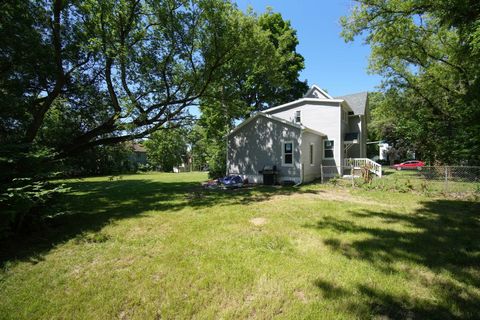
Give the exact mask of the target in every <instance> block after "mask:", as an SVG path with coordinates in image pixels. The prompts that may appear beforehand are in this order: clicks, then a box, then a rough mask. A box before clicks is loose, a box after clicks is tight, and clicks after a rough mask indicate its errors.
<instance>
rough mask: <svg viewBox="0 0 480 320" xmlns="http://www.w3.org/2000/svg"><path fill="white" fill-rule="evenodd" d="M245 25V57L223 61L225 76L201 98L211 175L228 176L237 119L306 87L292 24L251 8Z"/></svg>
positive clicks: (242, 43) (290, 97) (292, 96)
mask: <svg viewBox="0 0 480 320" xmlns="http://www.w3.org/2000/svg"><path fill="white" fill-rule="evenodd" d="M243 23H244V26H243V30H247V31H248V32H245V33H244V34H243V37H241V38H240V39H239V42H238V43H237V44H236V47H237V49H238V50H239V51H240V52H241V53H242V59H240V60H231V61H230V62H229V63H226V64H224V65H223V66H222V67H221V68H220V69H221V70H222V74H223V77H222V79H220V81H216V82H213V83H212V85H211V86H210V88H209V94H208V95H207V96H206V97H204V98H202V99H201V106H200V109H201V112H202V116H201V120H200V124H201V125H202V126H203V127H204V131H203V133H204V139H205V140H206V141H207V143H206V144H207V150H206V153H207V159H208V162H209V167H210V173H211V175H212V176H220V175H224V174H225V159H226V154H225V152H226V141H225V135H226V134H227V133H228V132H229V131H230V130H231V129H232V127H233V126H234V124H235V122H236V121H241V120H243V119H245V118H246V117H248V116H249V115H250V113H251V112H254V111H260V110H263V109H265V108H268V107H271V106H274V105H277V104H282V103H285V102H288V101H292V100H295V99H298V98H300V97H301V96H302V95H303V94H304V93H305V92H306V91H307V89H308V86H307V84H306V82H302V81H300V80H299V79H298V77H299V73H300V71H301V70H302V69H303V68H304V59H303V57H302V56H301V55H300V54H299V53H297V52H296V46H297V44H298V39H297V37H296V31H295V30H294V29H293V28H292V26H291V25H290V22H289V21H285V20H284V19H283V18H282V16H281V15H280V14H279V13H274V12H272V11H271V10H268V11H267V12H266V13H264V14H262V15H260V16H257V15H256V14H254V13H253V12H252V11H249V12H248V16H247V17H246V19H245V20H243Z"/></svg>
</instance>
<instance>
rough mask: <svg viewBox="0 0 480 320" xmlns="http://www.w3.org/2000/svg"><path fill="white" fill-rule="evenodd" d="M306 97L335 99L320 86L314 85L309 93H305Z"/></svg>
mask: <svg viewBox="0 0 480 320" xmlns="http://www.w3.org/2000/svg"><path fill="white" fill-rule="evenodd" d="M304 98H313V99H333V97H332V96H331V95H329V94H328V93H327V92H326V91H325V90H322V89H321V88H320V87H319V86H317V85H313V86H312V87H311V88H310V89H309V90H308V91H307V93H306V94H305V95H304Z"/></svg>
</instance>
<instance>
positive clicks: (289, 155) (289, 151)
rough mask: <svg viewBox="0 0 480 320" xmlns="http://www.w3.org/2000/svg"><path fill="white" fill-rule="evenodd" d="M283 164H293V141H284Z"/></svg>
mask: <svg viewBox="0 0 480 320" xmlns="http://www.w3.org/2000/svg"><path fill="white" fill-rule="evenodd" d="M282 153H283V165H285V166H293V142H292V141H287V142H284V143H283V148H282Z"/></svg>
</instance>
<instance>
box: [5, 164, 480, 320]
mask: <svg viewBox="0 0 480 320" xmlns="http://www.w3.org/2000/svg"><path fill="white" fill-rule="evenodd" d="M205 179H206V175H205V174H204V173H185V174H163V173H151V174H141V175H128V176H123V177H121V178H119V177H97V178H89V179H84V180H81V181H80V180H69V181H67V183H68V184H69V185H70V186H71V187H72V192H71V194H70V195H69V196H68V197H67V198H66V199H64V202H65V203H66V204H67V207H66V212H67V213H66V214H65V215H64V216H61V217H59V218H58V220H55V221H54V222H52V227H51V228H50V229H49V230H47V232H46V233H45V234H43V235H42V236H41V237H36V238H35V240H30V241H25V243H24V242H23V241H22V242H19V243H15V244H12V243H10V244H9V245H10V246H12V245H15V247H13V248H10V249H13V250H9V251H7V252H9V253H8V255H7V256H6V258H5V259H6V262H5V263H4V267H3V271H2V272H1V273H0V297H1V299H0V318H7V319H45V318H48V319H65V318H68V319H70V318H78V319H108V318H120V319H152V318H179V319H183V318H192V317H194V318H202V319H203V318H206V319H208V318H230V319H246V318H258V319H269V318H274V317H278V318H289V319H290V318H291V319H298V318H312V319H318V318H324V319H335V318H337V319H350V318H358V319H365V318H372V317H383V318H394V319H395V318H402V319H403V318H429V319H435V318H436V319H447V318H475V317H476V316H477V315H478V310H479V306H480V291H479V289H478V288H479V284H480V271H479V269H478V266H479V265H480V241H479V240H480V239H479V238H480V236H479V234H480V227H479V224H480V221H479V216H478V212H480V206H479V204H478V202H473V201H460V200H445V199H439V198H432V197H426V196H424V195H422V194H418V193H398V192H393V191H391V192H384V191H378V190H373V191H365V190H362V189H359V188H357V189H355V190H349V189H346V188H338V187H334V186H330V185H316V184H313V185H306V186H302V187H300V188H291V187H286V188H285V187H284V188H276V187H258V188H253V189H244V190H227V191H225V190H212V191H208V190H203V189H202V188H201V187H200V182H201V181H203V180H205Z"/></svg>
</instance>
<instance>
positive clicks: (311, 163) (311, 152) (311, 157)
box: [310, 143, 314, 166]
mask: <svg viewBox="0 0 480 320" xmlns="http://www.w3.org/2000/svg"><path fill="white" fill-rule="evenodd" d="M313 146H314V144H313V143H311V144H310V165H311V166H313V165H314V162H313V161H314V159H313V154H314V153H313V152H314V147H313Z"/></svg>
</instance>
